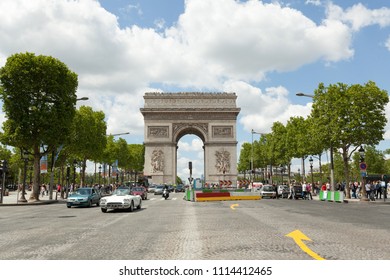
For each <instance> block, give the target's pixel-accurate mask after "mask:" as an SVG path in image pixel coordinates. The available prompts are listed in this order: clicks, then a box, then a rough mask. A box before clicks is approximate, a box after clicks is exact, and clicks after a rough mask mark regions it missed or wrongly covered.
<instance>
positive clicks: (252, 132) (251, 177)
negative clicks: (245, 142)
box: [250, 129, 263, 187]
mask: <svg viewBox="0 0 390 280" xmlns="http://www.w3.org/2000/svg"><path fill="white" fill-rule="evenodd" d="M251 134H252V144H251V166H250V167H251V173H250V175H251V176H250V181H251V187H252V186H253V176H254V168H253V134H259V135H263V133H260V132H256V131H254V130H253V129H252V131H251Z"/></svg>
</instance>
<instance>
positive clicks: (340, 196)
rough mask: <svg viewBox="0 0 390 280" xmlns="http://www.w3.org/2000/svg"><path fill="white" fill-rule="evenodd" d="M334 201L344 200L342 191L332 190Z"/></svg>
mask: <svg viewBox="0 0 390 280" xmlns="http://www.w3.org/2000/svg"><path fill="white" fill-rule="evenodd" d="M334 201H335V202H343V201H344V192H339V191H337V192H334Z"/></svg>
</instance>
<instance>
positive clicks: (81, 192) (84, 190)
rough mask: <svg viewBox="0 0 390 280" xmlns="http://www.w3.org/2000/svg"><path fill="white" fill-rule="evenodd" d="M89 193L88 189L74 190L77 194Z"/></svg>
mask: <svg viewBox="0 0 390 280" xmlns="http://www.w3.org/2000/svg"><path fill="white" fill-rule="evenodd" d="M90 193H91V190H90V189H78V190H77V191H76V194H79V195H89V194H90Z"/></svg>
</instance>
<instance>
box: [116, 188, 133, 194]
mask: <svg viewBox="0 0 390 280" xmlns="http://www.w3.org/2000/svg"><path fill="white" fill-rule="evenodd" d="M113 194H115V195H128V194H130V190H129V189H116V190H115V191H114V192H113Z"/></svg>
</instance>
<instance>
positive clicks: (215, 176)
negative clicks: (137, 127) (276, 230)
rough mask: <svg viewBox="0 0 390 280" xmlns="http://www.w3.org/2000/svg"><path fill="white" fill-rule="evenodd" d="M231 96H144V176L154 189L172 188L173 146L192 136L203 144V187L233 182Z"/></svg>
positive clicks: (233, 98) (233, 102) (234, 148)
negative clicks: (158, 187)
mask: <svg viewBox="0 0 390 280" xmlns="http://www.w3.org/2000/svg"><path fill="white" fill-rule="evenodd" d="M236 99H237V96H236V94H235V93H203V92H181V93H157V92H147V93H145V95H144V100H145V104H144V108H141V113H142V115H143V116H144V123H145V130H144V139H145V141H144V144H145V165H144V174H145V176H148V177H150V178H151V179H152V182H153V183H155V184H175V182H176V172H177V168H176V165H177V153H176V150H177V143H178V141H179V139H180V138H181V137H183V136H184V135H188V134H194V135H196V136H198V137H199V138H200V139H202V141H203V144H204V146H203V148H204V178H205V182H206V183H219V181H220V180H226V181H228V180H230V181H231V182H232V183H233V184H234V185H235V184H236V182H237V140H236V121H237V116H238V114H239V112H240V108H237V106H236Z"/></svg>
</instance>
